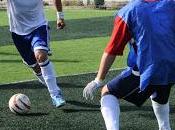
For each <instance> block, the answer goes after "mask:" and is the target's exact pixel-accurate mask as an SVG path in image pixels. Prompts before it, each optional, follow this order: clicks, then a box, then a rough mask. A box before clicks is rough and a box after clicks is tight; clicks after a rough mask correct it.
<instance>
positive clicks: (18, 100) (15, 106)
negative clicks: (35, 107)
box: [9, 93, 31, 114]
mask: <svg viewBox="0 0 175 130" xmlns="http://www.w3.org/2000/svg"><path fill="white" fill-rule="evenodd" d="M30 106H31V103H30V100H29V98H28V97H27V96H26V95H25V94H21V93H18V94H15V95H13V96H12V97H11V98H10V100H9V108H10V111H11V112H13V113H15V114H26V113H27V112H28V111H29V110H30Z"/></svg>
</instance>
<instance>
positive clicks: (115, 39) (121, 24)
mask: <svg viewBox="0 0 175 130" xmlns="http://www.w3.org/2000/svg"><path fill="white" fill-rule="evenodd" d="M130 39H131V35H130V31H129V28H128V25H127V24H126V23H125V21H124V20H123V19H122V18H120V17H116V18H115V21H114V27H113V32H112V35H111V38H110V41H109V43H108V44H107V46H106V48H105V51H104V53H103V56H102V58H101V62H100V66H99V70H98V74H97V76H96V78H95V80H93V81H91V82H90V83H88V84H87V86H86V87H85V88H84V90H83V96H84V97H85V98H86V99H88V98H91V99H93V95H94V92H95V91H96V90H97V89H98V88H99V87H100V86H102V81H103V80H104V79H105V77H106V74H107V73H108V71H109V69H110V67H111V65H112V64H113V62H114V60H115V58H116V56H117V55H123V51H124V47H125V45H126V44H127V42H128V41H129V40H130Z"/></svg>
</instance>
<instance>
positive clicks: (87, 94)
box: [83, 79, 102, 100]
mask: <svg viewBox="0 0 175 130" xmlns="http://www.w3.org/2000/svg"><path fill="white" fill-rule="evenodd" d="M101 85H102V82H101V81H99V80H96V79H95V80H93V81H91V82H90V83H88V84H87V86H86V87H85V88H84V90H83V97H84V98H86V100H88V99H89V98H90V99H91V100H93V98H94V94H95V92H96V91H97V90H98V89H99V88H100V87H101Z"/></svg>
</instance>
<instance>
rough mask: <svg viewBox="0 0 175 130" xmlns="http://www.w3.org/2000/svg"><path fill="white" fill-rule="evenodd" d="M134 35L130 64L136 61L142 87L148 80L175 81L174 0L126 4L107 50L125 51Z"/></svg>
mask: <svg viewBox="0 0 175 130" xmlns="http://www.w3.org/2000/svg"><path fill="white" fill-rule="evenodd" d="M132 38H133V39H134V41H135V47H134V46H132V47H131V50H130V53H129V57H128V66H129V67H131V69H132V67H133V66H134V63H135V65H136V66H137V67H138V69H139V72H140V87H141V90H144V89H145V87H147V86H148V85H149V84H151V85H167V84H169V83H175V0H135V1H132V2H130V3H129V4H127V5H126V6H125V7H123V8H122V9H121V10H119V11H118V13H117V14H116V17H115V20H114V28H113V32H112V36H111V39H110V41H109V43H108V45H107V47H106V49H105V52H107V53H109V54H112V55H122V54H123V50H124V48H125V46H126V44H127V43H128V42H129V41H130V40H131V39H132ZM133 50H134V51H133ZM130 64H131V65H130ZM129 71H130V70H129Z"/></svg>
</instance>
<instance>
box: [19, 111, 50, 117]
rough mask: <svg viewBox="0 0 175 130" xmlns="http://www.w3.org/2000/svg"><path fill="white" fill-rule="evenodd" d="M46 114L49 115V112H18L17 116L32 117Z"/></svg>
mask: <svg viewBox="0 0 175 130" xmlns="http://www.w3.org/2000/svg"><path fill="white" fill-rule="evenodd" d="M47 115H49V113H44V112H36V113H26V114H18V115H17V116H27V117H33V116H47Z"/></svg>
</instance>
